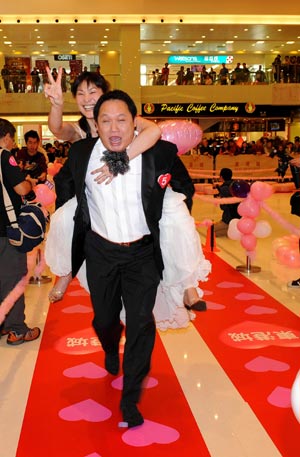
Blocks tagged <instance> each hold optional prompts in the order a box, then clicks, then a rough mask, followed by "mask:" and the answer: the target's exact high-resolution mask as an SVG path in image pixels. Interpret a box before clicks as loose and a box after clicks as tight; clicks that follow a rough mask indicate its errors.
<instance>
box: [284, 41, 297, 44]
mask: <svg viewBox="0 0 300 457" xmlns="http://www.w3.org/2000/svg"><path fill="white" fill-rule="evenodd" d="M286 44H295V41H287V42H286Z"/></svg>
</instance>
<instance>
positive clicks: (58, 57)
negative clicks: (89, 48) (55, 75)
mask: <svg viewBox="0 0 300 457" xmlns="http://www.w3.org/2000/svg"><path fill="white" fill-rule="evenodd" d="M54 60H76V56H75V55H74V54H55V55H54Z"/></svg>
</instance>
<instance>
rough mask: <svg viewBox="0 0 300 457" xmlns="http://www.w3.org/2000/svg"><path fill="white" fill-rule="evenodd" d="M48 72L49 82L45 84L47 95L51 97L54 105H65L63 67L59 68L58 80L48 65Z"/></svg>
mask: <svg viewBox="0 0 300 457" xmlns="http://www.w3.org/2000/svg"><path fill="white" fill-rule="evenodd" d="M46 72H47V75H48V81H49V82H48V83H45V84H44V93H45V97H46V98H49V100H50V102H51V103H52V105H54V106H63V104H64V99H63V92H62V87H61V77H62V67H60V68H59V69H58V76H57V79H56V81H55V79H54V78H53V76H52V74H51V70H50V68H49V67H46Z"/></svg>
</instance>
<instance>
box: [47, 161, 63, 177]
mask: <svg viewBox="0 0 300 457" xmlns="http://www.w3.org/2000/svg"><path fill="white" fill-rule="evenodd" d="M62 166H63V164H62V163H60V162H53V163H52V162H50V163H49V164H48V169H47V173H48V175H51V176H55V175H56V174H57V173H58V172H59V170H60V169H61V167H62Z"/></svg>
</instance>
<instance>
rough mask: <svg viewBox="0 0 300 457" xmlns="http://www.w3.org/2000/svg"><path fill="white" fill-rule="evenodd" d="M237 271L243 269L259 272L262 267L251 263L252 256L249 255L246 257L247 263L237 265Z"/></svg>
mask: <svg viewBox="0 0 300 457" xmlns="http://www.w3.org/2000/svg"><path fill="white" fill-rule="evenodd" d="M236 270H237V271H241V272H242V273H248V274H249V273H259V272H260V271H261V268H260V267H258V266H256V265H251V259H250V256H248V255H247V257H246V265H238V266H237V267H236Z"/></svg>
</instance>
